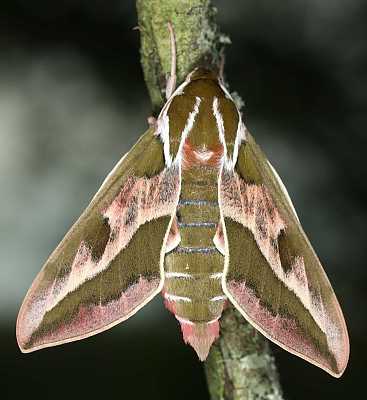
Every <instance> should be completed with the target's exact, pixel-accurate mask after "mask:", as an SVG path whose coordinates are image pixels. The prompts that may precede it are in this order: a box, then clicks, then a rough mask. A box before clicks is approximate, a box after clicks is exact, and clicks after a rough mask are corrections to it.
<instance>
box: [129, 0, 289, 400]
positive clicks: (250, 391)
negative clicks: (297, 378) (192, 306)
mask: <svg viewBox="0 0 367 400" xmlns="http://www.w3.org/2000/svg"><path fill="white" fill-rule="evenodd" d="M136 6H137V12H138V22H139V30H140V34H141V64H142V67H143V72H144V78H145V81H146V84H147V87H148V91H149V95H150V98H151V102H152V109H153V114H154V115H157V114H158V112H159V110H160V109H161V107H162V106H163V104H164V102H165V87H166V77H167V75H168V74H169V72H170V69H171V49H170V37H169V32H168V28H167V23H168V22H171V23H172V25H173V27H174V31H175V36H176V46H177V84H180V83H181V82H182V81H183V80H184V79H185V77H186V75H187V74H188V73H189V72H190V71H192V69H193V68H195V67H197V66H204V67H208V68H211V67H218V65H219V62H220V58H221V56H220V52H221V49H222V48H223V45H224V44H225V43H228V42H229V39H228V37H226V36H225V35H223V34H221V33H220V31H219V28H218V26H217V24H216V22H215V14H216V9H215V8H214V7H213V5H212V4H211V2H210V0H180V1H177V0H137V1H136ZM237 103H238V104H240V103H241V101H240V100H239V101H238V102H237ZM220 326H221V334H220V337H219V339H218V340H217V341H216V342H215V344H214V345H213V346H212V349H211V351H210V354H209V357H208V359H207V361H206V362H205V373H206V377H207V382H208V388H209V393H210V396H211V399H212V400H282V393H281V388H280V385H279V380H278V375H277V371H276V367H275V362H274V358H273V356H272V355H271V351H270V348H269V344H268V342H267V341H266V339H265V338H264V337H263V336H262V335H261V334H260V333H258V332H257V331H256V330H255V329H254V328H253V327H252V326H251V325H250V324H248V323H247V322H246V321H245V319H244V318H243V317H242V316H241V315H240V314H239V313H238V312H237V311H236V310H235V309H234V308H233V307H228V308H227V309H226V310H225V312H224V313H223V315H222V318H221V320H220Z"/></svg>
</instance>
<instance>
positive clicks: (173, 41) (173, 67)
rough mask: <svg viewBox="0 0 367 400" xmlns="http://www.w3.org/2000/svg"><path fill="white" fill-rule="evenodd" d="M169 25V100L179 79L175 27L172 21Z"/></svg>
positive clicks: (167, 85)
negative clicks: (177, 74)
mask: <svg viewBox="0 0 367 400" xmlns="http://www.w3.org/2000/svg"><path fill="white" fill-rule="evenodd" d="M167 26H168V31H169V35H170V40H171V72H170V76H169V77H168V79H167V83H166V99H167V100H168V99H169V98H170V97H171V95H172V93H173V92H174V91H175V89H176V80H177V76H176V63H177V59H176V38H175V31H174V29H173V25H172V23H171V22H168V23H167Z"/></svg>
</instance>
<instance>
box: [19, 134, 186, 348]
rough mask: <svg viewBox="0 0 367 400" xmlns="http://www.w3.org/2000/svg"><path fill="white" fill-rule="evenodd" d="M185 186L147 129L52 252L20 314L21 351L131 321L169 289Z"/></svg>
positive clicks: (155, 137)
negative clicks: (167, 254)
mask: <svg viewBox="0 0 367 400" xmlns="http://www.w3.org/2000/svg"><path fill="white" fill-rule="evenodd" d="M179 188H180V176H179V169H178V168H177V167H175V166H171V167H169V168H166V167H165V164H164V156H163V147H162V144H161V142H160V140H159V139H158V137H157V136H155V135H154V133H153V131H152V130H148V131H147V133H145V134H144V135H143V136H142V137H141V138H140V140H139V141H138V143H137V144H136V145H135V146H134V147H133V149H132V150H131V151H130V152H129V153H128V154H127V155H126V156H125V157H123V158H122V159H121V161H120V162H119V163H118V164H117V165H116V167H115V168H114V170H113V171H112V172H111V174H110V175H109V176H108V177H107V178H106V180H105V182H104V183H103V185H102V187H101V188H100V190H99V191H98V192H97V194H96V195H95V197H94V198H93V200H92V202H91V203H90V205H89V206H88V207H87V209H86V210H85V211H84V213H83V214H82V215H81V217H80V218H79V220H78V221H77V222H76V223H75V224H74V225H73V226H72V228H71V229H70V231H69V232H68V233H67V235H66V236H65V238H64V239H63V240H62V242H61V243H60V244H59V246H58V247H57V248H56V250H55V251H54V252H53V253H52V254H51V256H50V257H49V259H48V260H47V262H46V263H45V265H44V267H43V269H42V270H41V272H40V273H39V274H38V276H37V277H36V279H35V281H34V282H33V284H32V286H31V288H30V289H29V291H28V293H27V296H26V298H25V300H24V302H23V304H22V307H21V309H20V312H19V315H18V320H17V340H18V344H19V346H20V348H21V350H22V351H23V352H29V351H34V350H38V349H40V348H43V347H48V346H54V345H58V344H61V343H65V342H70V341H74V340H78V339H82V338H85V337H88V336H91V335H94V334H96V333H98V332H101V331H103V330H105V329H108V328H110V327H112V326H113V325H115V324H117V323H119V322H121V321H123V320H125V319H127V318H129V317H130V316H131V315H132V314H134V313H135V312H136V311H137V310H139V309H140V308H141V307H142V306H143V305H144V304H146V303H147V302H148V301H149V300H151V299H152V298H153V297H154V296H155V295H156V294H157V293H158V292H159V291H160V290H161V288H162V285H163V259H164V250H165V244H166V241H167V237H168V231H169V227H170V224H171V220H172V216H173V214H174V212H175V209H176V206H177V202H178V197H179Z"/></svg>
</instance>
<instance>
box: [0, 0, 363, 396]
mask: <svg viewBox="0 0 367 400" xmlns="http://www.w3.org/2000/svg"><path fill="white" fill-rule="evenodd" d="M214 4H215V5H216V6H217V7H218V20H219V22H220V24H221V27H222V31H224V32H225V33H227V34H229V35H230V37H231V39H232V45H231V46H229V47H228V49H227V58H226V75H227V78H228V81H229V83H230V85H231V89H232V90H236V91H237V92H238V93H239V94H240V95H241V96H242V97H243V98H244V100H245V103H246V104H245V110H244V111H245V120H246V123H247V126H248V128H249V129H250V130H251V131H252V133H253V135H254V136H255V137H256V139H257V141H258V142H259V144H260V145H261V146H262V147H263V149H264V150H265V151H266V153H267V154H268V156H269V158H270V160H271V161H272V163H273V165H274V166H275V167H276V168H277V169H278V172H279V173H280V175H281V176H282V177H283V180H284V182H285V184H286V185H287V187H288V189H289V192H290V194H291V196H292V197H293V200H294V203H295V205H296V208H297V210H298V214H299V217H300V219H301V221H302V223H303V226H304V228H305V230H306V232H307V233H308V235H309V237H310V238H311V241H312V243H313V245H314V247H315V249H316V251H317V252H318V254H319V256H320V258H321V260H322V261H323V264H324V265H325V269H326V271H327V273H328V275H329V277H330V280H331V282H332V283H333V286H334V288H335V291H336V293H337V295H338V298H339V300H340V303H341V305H342V308H343V310H344V314H345V317H346V319H347V323H348V327H349V331H350V336H351V359H350V364H349V367H348V369H347V370H346V372H345V375H344V376H343V377H342V378H341V379H340V380H336V379H334V378H331V377H329V376H328V375H327V374H326V373H324V372H322V371H321V370H319V369H317V368H316V367H313V366H311V365H309V364H307V363H305V362H303V361H302V360H300V359H298V358H296V357H294V356H292V355H289V354H287V353H286V352H284V351H282V350H280V349H278V348H276V347H274V353H275V355H276V358H277V361H278V366H279V370H280V375H281V381H282V385H283V388H284V391H285V394H286V398H287V399H297V400H300V399H310V398H312V399H345V398H347V397H348V398H365V395H363V392H362V385H363V383H364V382H363V381H362V379H363V378H362V376H363V375H365V374H364V372H363V371H364V369H365V367H366V360H367V357H366V355H367V350H366V337H367V326H366V325H367V324H366V314H367V313H366V310H367V296H366V289H367V287H366V286H367V285H366V282H367V280H366V276H367V268H366V261H365V260H366V255H365V254H366V206H365V204H366V196H365V187H366V168H365V159H366V156H365V146H366V144H367V142H366V139H365V136H366V131H365V129H366V125H367V114H366V104H367V102H366V101H367V42H366V40H367V24H366V15H367V2H366V1H363V0H333V1H331V0H322V1H320V0H292V1H288V0H283V1H281V2H269V1H265V0H246V1H241V2H240V1H234V0H221V1H219V0H217V1H215V2H214ZM136 25H137V18H136V13H135V5H134V2H133V1H126V0H110V1H108V2H106V1H101V0H99V1H98V0H88V1H86V0H64V1H58V2H51V1H46V0H33V1H26V0H2V1H1V5H0V193H1V196H0V252H1V260H2V261H1V268H0V288H1V289H0V349H1V355H0V360H1V361H0V382H1V399H20V398H25V397H26V398H27V399H32V398H37V399H55V400H56V399H77V398H90V399H97V398H105V399H117V398H121V399H130V398H134V399H144V398H149V399H160V400H163V399H208V398H209V397H208V394H207V391H206V384H205V378H204V373H203V368H202V365H201V364H200V363H199V361H198V360H197V357H196V355H195V354H194V352H193V351H192V349H191V348H189V347H188V346H185V345H184V344H183V342H182V340H181V335H180V331H179V327H178V324H177V323H176V322H175V319H174V318H173V317H172V316H171V315H170V314H169V313H168V312H167V311H166V310H165V309H164V307H163V303H162V300H161V298H157V299H155V300H154V301H153V302H152V303H150V304H149V305H147V306H146V307H145V308H144V309H143V310H142V311H141V312H139V313H138V314H137V315H136V316H134V317H133V318H131V319H130V320H129V321H127V322H125V323H124V324H122V325H119V326H117V327H115V328H114V329H112V330H111V331H107V332H105V333H103V334H100V335H97V336H95V337H92V338H90V339H88V340H85V341H81V342H77V343H73V344H69V345H66V346H62V347H56V348H51V349H47V350H44V351H41V352H36V353H32V354H28V355H22V354H21V353H20V351H19V350H18V348H17V345H16V341H15V335H14V331H15V320H16V315H17V312H18V308H19V306H20V303H21V301H22V299H23V297H24V295H25V292H26V290H27V289H28V287H29V285H30V283H31V281H32V279H33V278H34V276H35V274H36V273H37V272H38V270H39V269H40V267H41V265H42V263H43V262H44V260H45V258H46V257H47V255H48V254H49V253H50V251H51V250H52V249H53V248H54V247H55V246H56V245H57V243H58V242H59V240H60V239H61V238H62V236H63V235H64V233H65V232H66V230H67V229H68V227H69V226H70V225H71V223H72V222H73V221H74V220H75V219H76V217H77V216H78V215H79V214H80V212H81V211H82V209H83V208H84V207H85V206H86V205H87V203H88V201H89V199H90V198H91V196H92V195H93V193H94V192H95V190H96V189H97V188H98V187H99V185H100V183H101V181H102V179H103V177H104V176H105V175H106V174H107V173H108V172H109V170H110V169H111V168H112V167H113V165H114V164H115V162H116V161H117V160H118V159H119V158H120V156H121V155H122V154H124V153H125V151H127V150H128V149H129V148H130V147H131V145H132V144H133V143H134V142H135V141H136V139H137V138H138V137H139V135H140V134H141V133H142V132H143V131H144V130H145V129H146V117H147V116H148V115H149V113H150V105H149V99H148V96H147V92H146V89H145V84H144V80H143V76H142V71H141V67H140V64H139V34H138V32H137V31H133V30H132V28H133V27H134V26H136ZM356 396H358V397H356Z"/></svg>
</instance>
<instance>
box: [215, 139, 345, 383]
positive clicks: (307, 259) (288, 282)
mask: <svg viewBox="0 0 367 400" xmlns="http://www.w3.org/2000/svg"><path fill="white" fill-rule="evenodd" d="M246 135H247V136H246V141H244V142H243V143H242V144H241V146H240V148H239V153H238V160H237V163H236V166H235V169H234V170H233V168H232V169H231V168H226V167H224V168H223V169H222V172H221V176H220V189H219V199H220V207H221V218H222V225H223V228H222V231H223V238H222V242H223V243H224V253H225V273H224V278H223V290H224V292H225V293H226V294H227V296H228V297H229V299H230V300H231V301H232V303H233V304H234V305H235V306H236V308H237V309H238V310H239V311H240V312H241V313H242V314H243V315H244V317H245V318H246V319H247V320H248V321H249V322H251V323H252V324H253V325H254V326H255V327H256V328H257V329H258V330H260V331H261V332H262V333H263V334H264V335H265V336H266V337H268V338H269V339H271V340H272V341H274V342H275V343H277V344H278V345H280V346H282V347H283V348H284V349H286V350H288V351H289V352H291V353H293V354H296V355H298V356H300V357H302V358H304V359H306V360H308V361H309V362H311V363H313V364H315V365H317V366H319V367H321V368H323V369H325V370H326V371H327V372H329V373H330V374H332V375H333V376H337V377H338V376H340V375H341V374H342V373H343V371H344V369H345V367H346V364H347V361H348V357H349V340H348V333H347V329H346V325H345V321H344V318H343V314H342V312H341V309H340V306H339V304H338V301H337V299H336V297H335V294H334V292H333V289H332V287H331V285H330V283H329V280H328V278H327V276H326V274H325V272H324V270H323V268H322V266H321V264H320V261H319V259H318V258H317V256H316V254H315V252H314V250H313V249H312V247H311V244H310V243H309V241H308V239H307V237H306V235H305V233H304V232H303V230H302V227H301V226H300V224H299V220H298V217H297V215H296V213H295V211H294V208H293V205H292V203H291V201H290V199H289V196H288V193H287V192H286V190H285V188H284V186H283V184H282V183H281V181H280V179H279V177H278V176H277V174H276V172H275V170H274V169H273V168H272V167H271V165H270V164H269V162H268V160H267V159H266V157H265V156H264V154H263V153H262V151H261V150H260V148H259V147H258V146H257V145H256V143H255V141H254V139H253V138H252V137H251V135H250V134H249V133H248V132H247V133H246ZM219 242H220V240H219Z"/></svg>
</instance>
